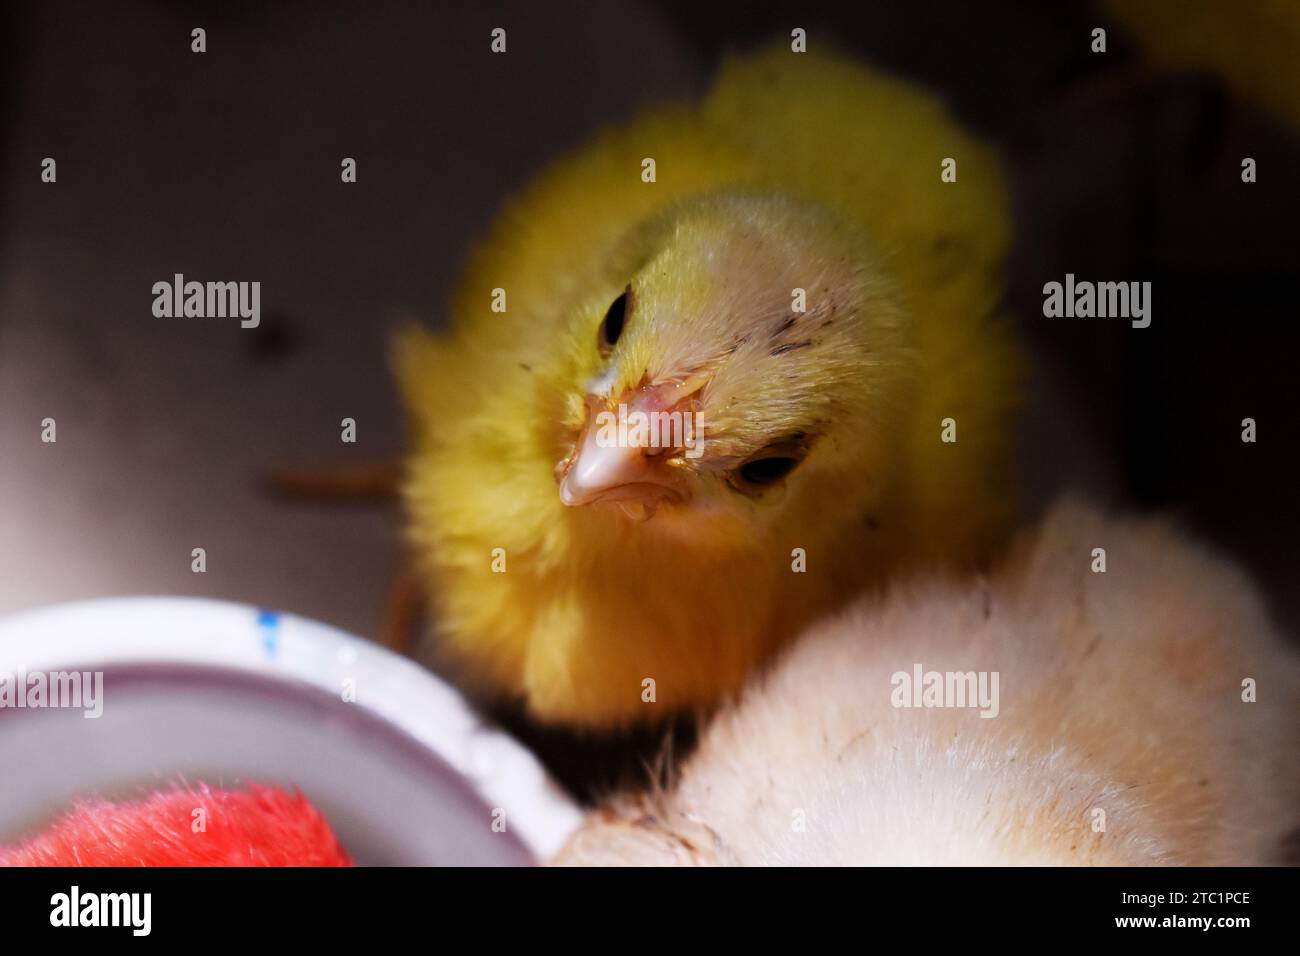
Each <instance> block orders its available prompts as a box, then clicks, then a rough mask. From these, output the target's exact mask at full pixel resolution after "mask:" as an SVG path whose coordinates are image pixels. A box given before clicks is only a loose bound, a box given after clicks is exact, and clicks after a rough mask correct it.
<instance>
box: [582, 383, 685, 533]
mask: <svg viewBox="0 0 1300 956" xmlns="http://www.w3.org/2000/svg"><path fill="white" fill-rule="evenodd" d="M682 398H683V396H682V394H681V387H680V386H673V387H670V389H669V390H667V391H666V390H665V389H664V388H663V387H662V386H661V387H658V388H648V387H647V388H640V389H637V390H636V391H635V392H633V393H632V394H630V395H629V396H627V397H625V398H624V400H623V402H622V405H623V406H624V409H625V411H626V413H627V414H629V415H630V414H632V413H633V412H638V411H639V412H643V413H647V414H649V413H651V412H654V411H666V410H668V409H671V408H673V407H674V406H676V405H678V404H679V402H680V401H681V399H682ZM586 404H587V421H586V423H585V425H584V426H583V429H582V433H581V435H579V437H578V440H577V443H576V444H575V446H574V451H573V454H572V455H571V456H570V457H569V458H566V459H564V460H563V461H561V462H560V463H559V465H557V467H556V476H557V478H558V479H559V484H560V500H561V501H563V502H564V503H565V504H566V505H569V506H571V507H576V506H578V505H589V504H595V503H597V502H612V503H616V504H618V505H619V506H620V507H621V508H622V510H623V511H624V513H626V514H627V515H628V516H629V517H632V518H637V519H645V518H649V517H650V516H651V515H653V514H654V512H655V509H656V508H657V507H658V506H659V504H660V503H662V502H664V501H681V500H682V499H684V498H685V488H684V487H683V483H682V480H681V476H680V475H679V474H678V473H677V470H676V469H675V468H673V467H672V466H671V465H669V464H668V459H669V457H670V455H669V454H668V453H669V452H670V451H671V449H667V448H663V447H647V446H645V445H637V444H634V443H624V442H619V441H611V440H610V438H611V435H612V433H613V432H614V431H615V430H616V428H615V427H602V425H603V424H605V423H604V422H603V421H602V420H601V419H600V416H601V413H602V412H608V413H609V414H610V415H615V414H617V412H616V410H615V409H616V408H617V404H616V405H615V408H610V407H609V405H610V404H611V403H609V402H607V401H606V400H605V399H603V398H601V397H599V396H596V395H588V396H587V400H586Z"/></svg>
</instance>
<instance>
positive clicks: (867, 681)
mask: <svg viewBox="0 0 1300 956" xmlns="http://www.w3.org/2000/svg"><path fill="white" fill-rule="evenodd" d="M1099 547H1100V548H1105V551H1106V559H1107V570H1106V572H1105V573H1095V572H1094V568H1095V567H1096V558H1095V557H1093V549H1094V548H1099ZM1297 664H1298V662H1297V658H1296V654H1295V652H1294V650H1293V649H1292V648H1290V647H1288V646H1287V644H1286V642H1285V641H1284V640H1283V639H1282V637H1281V635H1279V634H1278V633H1277V631H1276V629H1275V628H1274V627H1273V625H1272V624H1271V622H1270V621H1269V618H1268V614H1267V612H1266V611H1265V608H1264V606H1263V602H1262V601H1261V599H1260V596H1259V594H1258V593H1257V591H1256V590H1255V589H1254V587H1252V585H1251V584H1250V582H1249V580H1248V579H1247V578H1246V576H1245V575H1244V574H1243V573H1242V572H1241V571H1240V570H1238V569H1237V568H1234V567H1232V566H1230V565H1229V564H1227V563H1226V562H1225V561H1223V560H1222V559H1221V558H1219V557H1218V556H1217V555H1214V554H1212V553H1209V552H1208V551H1206V550H1204V549H1202V548H1200V547H1198V546H1196V545H1194V544H1192V543H1190V542H1188V541H1187V540H1186V539H1185V538H1183V537H1182V536H1181V535H1178V534H1176V533H1175V532H1173V531H1172V530H1171V529H1170V528H1168V527H1167V526H1165V525H1163V524H1161V523H1158V522H1153V521H1146V522H1131V521H1117V520H1113V519H1108V518H1105V517H1103V516H1101V515H1100V514H1098V513H1097V512H1095V511H1093V510H1091V509H1089V508H1086V507H1083V506H1080V505H1078V504H1072V503H1067V504H1064V505H1061V506H1058V507H1057V508H1056V509H1054V511H1053V512H1052V513H1051V515H1050V516H1049V517H1048V519H1047V520H1046V522H1045V523H1044V525H1043V526H1042V527H1041V528H1040V529H1038V530H1037V531H1035V532H1034V533H1033V534H1031V535H1029V536H1027V537H1026V538H1025V539H1024V541H1022V542H1021V543H1020V545H1019V546H1018V547H1017V548H1016V549H1015V550H1014V551H1013V552H1011V553H1010V554H1009V555H1008V557H1007V558H1006V560H1004V561H1002V562H1001V563H1000V564H999V565H998V566H997V567H996V568H995V569H994V570H993V572H992V573H991V574H990V575H989V578H988V580H987V581H984V582H979V581H972V580H970V579H967V580H965V581H962V580H957V579H949V580H943V579H942V578H940V577H935V576H930V575H926V574H921V575H918V576H917V577H916V578H915V579H912V580H908V581H906V582H898V583H897V584H896V585H895V586H893V587H891V589H890V591H889V593H888V594H887V595H885V596H880V597H872V598H866V599H864V600H862V601H860V602H859V603H858V604H856V605H855V606H854V607H853V608H852V609H850V610H848V611H846V612H845V613H843V614H842V615H839V616H837V617H835V618H833V619H831V620H829V621H827V622H824V623H822V624H820V625H818V626H816V627H814V628H812V629H811V630H810V632H809V634H808V635H807V636H806V637H805V638H801V639H800V641H799V642H798V644H797V645H796V646H795V647H794V648H793V649H792V650H791V651H790V652H789V653H788V654H787V655H785V656H783V657H782V658H781V660H780V661H779V662H778V663H777V664H776V665H775V666H774V667H773V668H772V670H771V671H770V672H769V673H767V674H764V676H763V677H762V679H760V680H756V681H754V682H753V684H752V685H751V686H750V687H749V688H748V690H747V691H746V693H745V696H744V698H743V699H742V700H741V702H740V703H739V705H738V706H736V707H735V708H732V709H729V710H727V711H724V712H723V713H721V714H720V715H719V716H718V717H717V718H716V719H715V721H714V722H713V723H712V725H711V726H710V727H709V728H708V729H707V730H706V731H705V732H704V735H703V737H702V739H701V742H700V746H699V749H698V750H697V752H696V753H695V754H694V755H693V756H691V757H690V758H689V759H688V761H687V762H686V764H685V766H684V767H683V768H682V770H681V772H680V778H679V779H678V780H677V782H676V784H675V785H674V786H673V787H671V788H669V789H668V791H667V792H663V793H659V794H641V795H639V796H636V797H632V798H629V799H626V800H624V801H620V802H615V803H612V804H609V805H607V806H605V807H604V808H602V809H601V810H599V811H597V812H595V813H593V814H592V815H591V817H590V819H589V822H588V824H587V826H585V827H584V828H583V829H582V830H580V831H579V832H578V833H577V834H576V835H575V836H574V837H573V839H572V840H571V841H570V843H569V845H568V846H567V847H566V848H565V850H564V851H563V852H562V853H561V854H560V855H559V857H558V858H557V860H556V861H555V862H558V863H568V864H586V865H600V864H623V865H646V864H653V865H718V864H722V865H726V864H739V865H755V864H784V865H844V864H848V865H991V864H1030V865H1072V864H1091V865H1109V866H1152V865H1157V866H1171V865H1174V866H1181V865H1197V866H1225V865H1227V866H1243V865H1253V864H1279V863H1282V862H1285V853H1286V846H1287V836H1288V834H1289V833H1291V832H1292V831H1293V830H1294V828H1295V825H1296V816H1295V811H1296V798H1297V797H1298V796H1300V764H1297V762H1296V755H1297V752H1298V750H1300V721H1297V720H1296V716H1297V702H1298V701H1300V667H1298V666H1297ZM918 670H919V671H920V673H921V676H920V680H917V673H918ZM931 675H937V677H938V679H936V680H932V679H931Z"/></svg>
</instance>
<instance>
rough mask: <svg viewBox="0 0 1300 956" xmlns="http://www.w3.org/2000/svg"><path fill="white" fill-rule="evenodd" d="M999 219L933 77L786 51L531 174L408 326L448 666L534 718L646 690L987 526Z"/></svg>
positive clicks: (993, 500) (622, 718)
mask: <svg viewBox="0 0 1300 956" xmlns="http://www.w3.org/2000/svg"><path fill="white" fill-rule="evenodd" d="M945 170H946V171H947V172H946V174H945ZM954 175H955V181H945V180H949V179H952V178H953V177H954ZM1008 231H1009V227H1008V214H1007V207H1006V198H1005V194H1004V184H1003V180H1002V174H1001V171H1000V169H999V166H998V164H997V162H996V160H995V158H994V156H993V155H992V154H991V153H990V151H989V150H988V149H987V148H986V147H984V146H982V145H981V144H980V143H978V142H977V141H976V140H974V139H972V138H971V137H970V136H969V135H968V134H966V133H964V132H962V130H961V129H959V128H958V127H957V125H956V124H955V123H954V122H953V120H952V119H951V118H950V117H949V116H948V114H947V113H946V112H945V111H944V109H943V108H942V107H941V106H940V104H939V103H938V102H936V101H935V100H934V99H933V98H932V97H931V96H929V95H927V94H926V93H924V92H921V91H919V90H917V89H915V88H913V87H911V86H909V85H908V84H906V83H903V82H901V81H899V80H896V79H892V78H889V77H887V76H884V75H882V74H880V73H877V72H875V71H873V70H871V69H869V68H867V67H865V66H863V65H861V64H858V63H855V62H852V61H850V60H848V59H841V58H839V57H834V56H814V55H813V54H797V53H793V52H791V51H789V50H786V49H774V50H770V51H767V52H763V53H761V54H759V55H756V56H751V57H748V58H743V59H738V60H735V61H734V62H731V63H730V64H728V65H727V66H726V67H725V69H723V70H722V72H721V75H720V76H719V77H718V79H717V81H716V84H715V85H714V87H713V89H712V91H711V92H710V93H709V94H708V95H707V96H706V97H705V98H704V99H703V100H702V101H701V102H699V103H697V104H694V105H690V106H679V107H676V108H667V109H662V110H659V111H656V112H651V113H649V114H647V115H644V116H642V117H640V118H639V119H637V120H635V121H634V122H632V123H631V124H629V125H627V126H625V127H623V128H621V129H617V130H613V131H609V132H607V133H605V134H604V135H602V136H600V137H599V138H598V139H597V140H596V141H595V142H593V143H591V144H589V145H587V146H586V147H584V148H582V149H580V150H578V151H577V152H575V153H574V154H572V155H570V156H568V157H567V158H565V159H563V160H561V161H560V162H558V163H556V164H555V165H554V166H553V167H552V168H550V169H549V170H548V171H546V172H544V173H543V174H542V175H541V176H540V177H538V179H537V180H536V181H535V182H534V183H533V184H532V185H531V186H529V187H528V188H527V189H526V190H525V191H524V192H523V193H522V195H520V196H519V197H518V198H516V199H515V200H514V201H513V202H512V203H510V204H509V206H508V208H507V209H506V210H505V211H504V213H503V214H502V215H501V217H500V219H499V221H498V222H497V223H496V225H495V227H494V228H493V230H492V232H491V234H490V236H489V237H488V239H487V240H486V242H484V243H483V244H482V246H481V247H480V248H479V249H478V252H477V254H476V255H475V256H474V258H473V260H472V262H471V264H470V266H469V269H468V271H467V274H466V275H465V277H464V280H463V282H462V284H461V286H460V289H459V292H458V293H457V295H456V296H455V298H454V302H453V305H452V325H451V329H450V331H449V333H448V334H446V335H445V336H442V337H434V336H432V335H430V334H428V333H425V332H420V331H411V332H408V333H407V334H405V335H404V336H402V337H401V338H400V339H399V340H398V342H397V347H396V349H395V356H396V365H397V368H398V373H399V378H400V381H401V385H402V388H403V392H404V397H405V401H406V404H407V406H408V408H409V410H410V413H411V417H412V419H413V423H414V429H415V439H416V444H415V449H414V452H413V454H412V456H411V457H410V459H409V461H408V474H407V480H406V483H405V498H406V501H407V504H408V507H409V511H410V515H411V518H412V536H413V539H414V543H415V546H416V549H417V552H418V554H419V556H420V559H421V561H422V564H421V572H422V576H423V577H424V578H425V579H426V580H427V583H428V586H429V587H430V589H431V594H432V597H433V599H434V609H435V618H436V638H437V641H436V647H437V651H438V655H439V656H440V657H441V659H442V662H443V665H444V666H445V667H448V668H450V669H451V670H453V672H458V673H459V675H460V676H461V677H462V679H463V680H464V681H465V682H467V683H468V684H469V685H470V686H472V687H477V688H478V689H479V691H480V692H481V693H482V694H483V695H486V696H492V697H498V698H509V699H512V700H518V701H522V702H523V703H524V705H525V706H526V708H527V710H528V711H529V712H530V713H531V714H532V715H533V716H535V717H536V718H539V719H541V720H544V721H548V722H554V723H559V724H566V725H573V726H585V727H612V726H618V725H627V724H631V723H635V722H648V721H659V720H662V719H664V718H666V717H668V716H669V715H671V714H674V713H678V712H682V711H686V710H690V709H703V708H708V707H709V706H710V705H712V704H714V703H715V702H716V701H717V700H718V699H719V698H720V696H722V695H724V694H726V693H729V692H731V691H734V690H736V689H738V688H739V687H740V686H741V684H742V682H743V680H744V679H745V677H746V675H747V674H748V673H749V672H750V671H751V669H752V668H753V667H754V666H755V665H756V664H757V663H759V662H761V661H762V660H764V659H765V658H767V657H768V656H769V655H770V654H771V653H772V652H773V651H774V650H775V649H776V648H777V647H779V646H780V645H781V643H782V642H783V641H784V640H785V639H787V638H788V637H790V636H791V635H793V634H795V633H797V632H798V630H799V629H800V628H801V626H802V625H803V624H804V623H806V622H807V621H808V620H809V619H810V618H811V617H813V616H814V615H816V614H818V613H821V612H823V611H826V610H828V609H830V608H831V607H834V606H835V605H836V604H838V603H839V602H840V601H841V600H843V599H844V598H845V597H847V596H849V595H851V594H853V593H854V592H856V591H857V590H859V589H860V588H861V586H862V585H863V584H864V583H866V582H871V581H877V580H880V579H881V577H882V575H883V574H885V572H887V571H889V570H891V569H894V568H897V567H900V566H902V565H904V564H907V563H910V562H917V561H927V562H928V561H938V560H957V561H966V560H970V559H974V558H978V557H980V556H982V555H983V554H985V553H986V552H987V550H988V549H989V548H990V547H991V546H992V545H993V543H994V542H996V541H997V539H998V537H999V535H1000V534H1001V533H1002V530H1003V527H1004V525H1005V522H1006V521H1007V519H1008V515H1009V499H1010V493H1009V490H1008V487H1007V482H1006V476H1005V474H1004V470H1003V460H1004V455H1005V451H1006V444H1007V428H1008V416H1009V413H1010V410H1011V407H1012V403H1013V393H1014V387H1013V382H1014V379H1015V375H1016V368H1017V361H1016V353H1015V350H1014V349H1013V347H1012V345H1011V342H1010V340H1009V338H1008V335H1007V333H1006V331H1005V330H1004V329H1003V327H1002V326H1001V325H1000V324H999V323H998V322H997V321H995V318H994V316H995V311H996V309H997V307H998V304H999V295H1000V288H999V269H1000V264H1001V261H1002V258H1003V255H1004V251H1005V247H1006V244H1007V238H1008ZM616 421H618V422H621V423H622V424H623V425H625V426H627V427H626V431H625V432H620V431H619V430H618V428H617V427H616V425H615V424H614V423H615V422H616ZM638 421H639V422H640V423H641V425H638V424H637V422H638ZM646 422H658V423H660V424H659V425H657V426H652V428H651V429H650V431H649V433H647V429H646V428H645V427H644V425H645V423H646Z"/></svg>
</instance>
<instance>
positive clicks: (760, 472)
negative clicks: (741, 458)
mask: <svg viewBox="0 0 1300 956" xmlns="http://www.w3.org/2000/svg"><path fill="white" fill-rule="evenodd" d="M797 464H799V459H798V458H790V457H787V456H784V455H774V456H772V457H770V458H755V459H754V460H753V461H747V462H745V463H744V464H743V465H741V466H740V477H741V478H743V479H744V480H745V482H746V483H748V484H751V485H770V484H772V483H773V482H775V481H780V480H781V479H782V478H784V477H785V476H786V475H788V474H790V472H792V471H794V467H795V465H797Z"/></svg>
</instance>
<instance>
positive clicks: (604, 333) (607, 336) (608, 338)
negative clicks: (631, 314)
mask: <svg viewBox="0 0 1300 956" xmlns="http://www.w3.org/2000/svg"><path fill="white" fill-rule="evenodd" d="M631 293H632V287H631V286H628V287H627V288H626V289H624V290H623V294H622V295H620V296H619V297H618V298H617V299H615V300H614V302H613V303H612V304H611V305H610V307H609V311H607V312H606V313H605V321H603V322H601V323H600V337H599V343H598V344H599V345H600V354H601V355H608V354H609V353H610V351H611V350H612V349H613V348H614V346H615V345H616V344H618V339H619V336H621V335H622V334H623V323H624V322H626V321H627V300H628V297H629V296H630V295H631Z"/></svg>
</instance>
